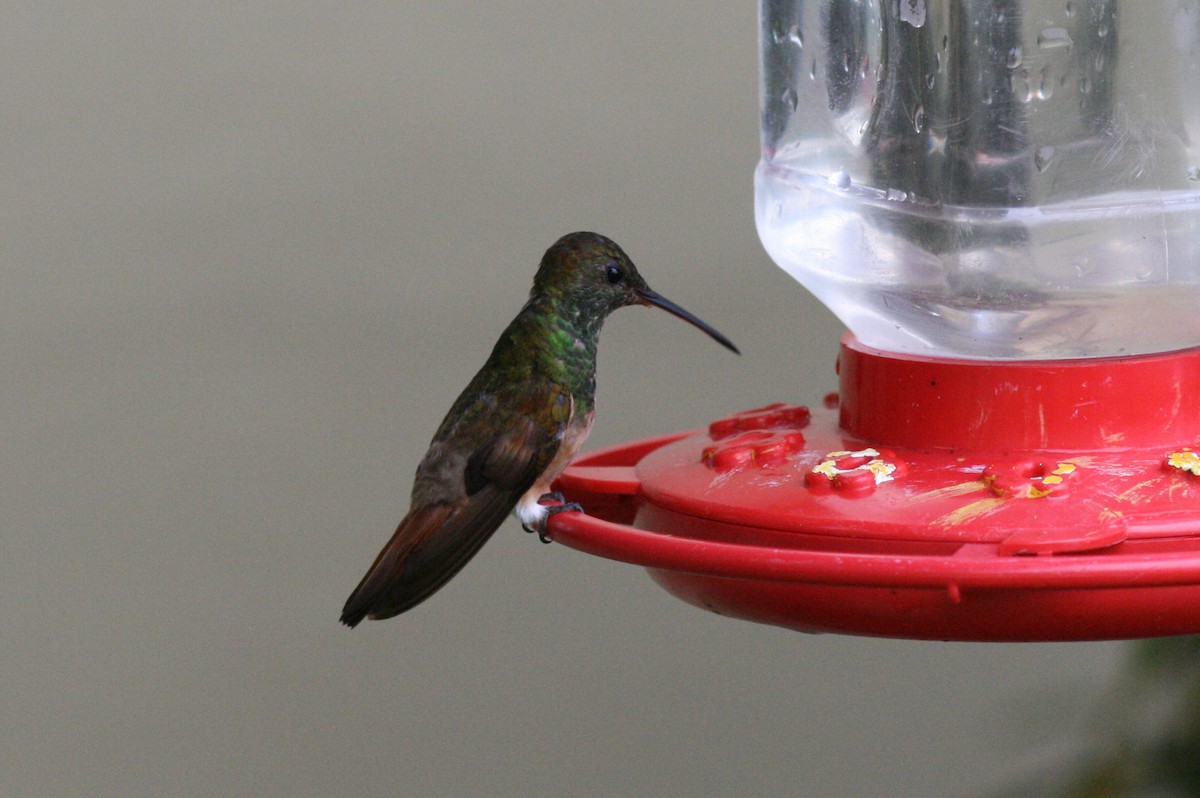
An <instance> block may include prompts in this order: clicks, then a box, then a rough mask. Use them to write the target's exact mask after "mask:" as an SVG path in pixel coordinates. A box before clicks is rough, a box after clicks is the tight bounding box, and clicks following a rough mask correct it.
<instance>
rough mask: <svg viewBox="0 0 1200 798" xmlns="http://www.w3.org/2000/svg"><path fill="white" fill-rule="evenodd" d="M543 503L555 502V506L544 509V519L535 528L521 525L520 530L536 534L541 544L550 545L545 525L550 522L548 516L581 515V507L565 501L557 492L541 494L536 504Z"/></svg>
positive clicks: (575, 503) (578, 504) (576, 503)
mask: <svg viewBox="0 0 1200 798" xmlns="http://www.w3.org/2000/svg"><path fill="white" fill-rule="evenodd" d="M545 502H556V504H553V505H550V506H548V507H546V515H545V517H544V518H542V520H541V521H539V522H538V523H537V524H536V526H530V525H529V524H521V528H522V529H524V530H525V531H526V532H528V533H529V534H531V535H532V534H535V533H536V534H537V536H538V540H540V541H542V542H543V543H550V542H551V540H550V537H549V535H547V534H546V524H547V523H548V522H549V521H550V516H553V515H558V514H559V513H582V512H583V505H582V504H580V503H579V502H569V501H567V500H566V497H564V496H563V495H562V494H561V493H559V492H558V491H553V492H551V493H545V494H542V497H541V498H540V499H538V504H543V503H545Z"/></svg>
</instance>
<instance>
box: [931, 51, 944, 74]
mask: <svg viewBox="0 0 1200 798" xmlns="http://www.w3.org/2000/svg"><path fill="white" fill-rule="evenodd" d="M933 71H934V72H941V71H942V54H941V53H934V54H933Z"/></svg>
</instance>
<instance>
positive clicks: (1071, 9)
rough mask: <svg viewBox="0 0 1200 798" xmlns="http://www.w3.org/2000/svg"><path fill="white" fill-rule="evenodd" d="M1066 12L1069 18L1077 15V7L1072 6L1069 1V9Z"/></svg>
mask: <svg viewBox="0 0 1200 798" xmlns="http://www.w3.org/2000/svg"><path fill="white" fill-rule="evenodd" d="M1065 10H1066V12H1067V16H1068V17H1069V16H1071V15H1072V14H1074V13H1075V6H1073V5H1072V4H1071V2H1070V0H1067V7H1066V9H1065Z"/></svg>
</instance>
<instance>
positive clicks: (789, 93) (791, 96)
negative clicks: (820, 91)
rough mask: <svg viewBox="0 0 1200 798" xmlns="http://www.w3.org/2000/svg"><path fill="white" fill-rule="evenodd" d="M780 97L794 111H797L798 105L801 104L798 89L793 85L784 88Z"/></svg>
mask: <svg viewBox="0 0 1200 798" xmlns="http://www.w3.org/2000/svg"><path fill="white" fill-rule="evenodd" d="M779 99H780V100H781V101H782V102H783V104H784V105H786V106H787V108H788V110H789V111H792V112H795V110H796V108H797V106H799V104H800V98H799V97H798V96H797V95H796V90H795V89H793V88H792V87H791V86H788V87H787V88H786V89H784V90H783V94H781V95H780V97H779Z"/></svg>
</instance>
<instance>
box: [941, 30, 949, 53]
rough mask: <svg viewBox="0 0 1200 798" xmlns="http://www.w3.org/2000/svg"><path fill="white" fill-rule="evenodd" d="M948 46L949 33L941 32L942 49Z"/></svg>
mask: <svg viewBox="0 0 1200 798" xmlns="http://www.w3.org/2000/svg"><path fill="white" fill-rule="evenodd" d="M949 46H950V36H949V34H942V49H943V50H945V49H946V48H947V47H949Z"/></svg>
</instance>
